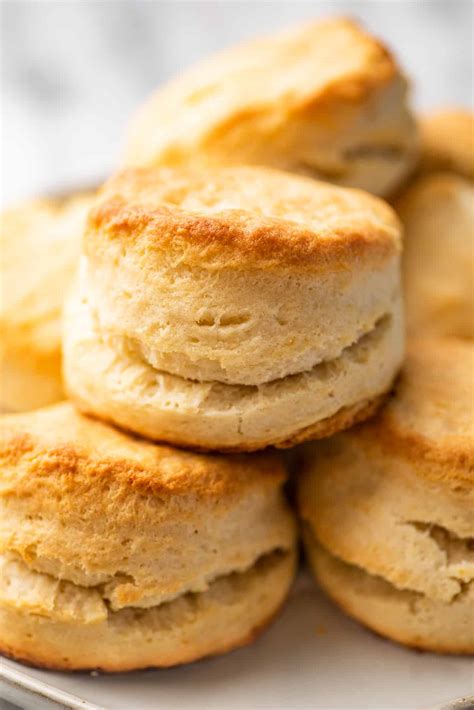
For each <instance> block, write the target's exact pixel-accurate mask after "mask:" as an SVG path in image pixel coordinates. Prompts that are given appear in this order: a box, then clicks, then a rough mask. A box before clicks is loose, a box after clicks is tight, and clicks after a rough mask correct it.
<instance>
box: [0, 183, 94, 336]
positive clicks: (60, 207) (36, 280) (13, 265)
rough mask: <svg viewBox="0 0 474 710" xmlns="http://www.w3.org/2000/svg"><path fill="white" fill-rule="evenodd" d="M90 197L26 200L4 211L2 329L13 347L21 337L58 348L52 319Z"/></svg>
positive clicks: (72, 263) (0, 220) (0, 251)
mask: <svg viewBox="0 0 474 710" xmlns="http://www.w3.org/2000/svg"><path fill="white" fill-rule="evenodd" d="M92 199H93V198H92V193H91V194H87V193H84V194H78V195H74V196H72V197H68V198H65V199H63V200H52V199H51V200H49V199H38V200H30V201H28V202H25V203H23V204H20V205H18V206H17V207H13V208H11V209H8V210H6V211H5V212H3V213H2V215H1V217H0V225H1V228H0V261H1V278H2V289H1V298H0V328H1V329H2V333H3V335H2V337H3V338H4V339H5V340H10V341H12V344H13V345H14V344H15V343H16V342H17V341H20V342H21V341H23V340H25V339H26V340H27V342H28V343H30V342H31V339H32V338H33V337H34V339H35V342H36V343H37V345H38V346H39V347H44V349H47V348H48V346H49V345H50V344H51V342H50V341H53V344H54V346H56V345H57V343H56V341H57V339H58V338H59V333H58V332H57V329H56V324H55V321H57V320H58V319H59V315H60V311H61V307H62V302H63V298H64V293H65V291H66V289H67V287H68V286H69V283H70V280H71V277H72V273H73V271H74V269H75V267H76V260H77V258H78V256H79V251H80V241H81V237H82V232H83V229H84V226H85V218H86V214H87V211H88V209H89V207H90V206H91V204H92ZM32 333H34V336H33V335H32Z"/></svg>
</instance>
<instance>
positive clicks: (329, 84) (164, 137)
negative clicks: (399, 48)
mask: <svg viewBox="0 0 474 710" xmlns="http://www.w3.org/2000/svg"><path fill="white" fill-rule="evenodd" d="M417 143H418V139H417V128H416V124H415V121H414V120H413V118H412V115H411V113H410V110H409V108H408V106H407V83H406V80H405V78H404V76H403V74H402V72H401V70H400V68H399V67H398V66H397V64H396V62H395V60H394V59H393V57H392V56H391V55H390V53H389V52H388V51H387V49H386V48H385V47H384V46H383V45H382V44H381V43H380V42H379V41H378V40H376V39H375V38H374V37H372V36H371V35H369V34H368V33H366V32H365V31H364V30H363V29H362V28H361V27H359V25H358V24H356V23H355V22H353V21H351V20H348V19H344V18H336V19H328V20H324V21H319V22H312V23H309V24H306V25H303V26H300V27H297V28H294V29H292V30H290V31H286V32H284V33H281V34H276V35H272V36H269V37H265V38H262V39H257V40H254V41H252V42H247V43H246V44H242V45H240V46H237V47H235V48H231V49H230V50H228V51H226V52H223V53H221V54H219V55H216V56H213V57H210V58H209V59H207V60H206V61H204V62H202V63H201V64H199V65H198V66H196V67H194V68H192V69H191V70H190V71H188V72H186V73H184V74H183V75H182V76H179V77H177V78H176V79H175V80H174V81H171V82H170V83H169V84H168V85H166V86H164V87H163V88H161V89H159V90H158V91H157V92H156V94H154V95H153V96H152V97H151V98H150V99H149V100H148V101H147V102H146V104H145V105H144V106H143V108H141V110H140V111H139V113H138V114H137V116H136V118H135V119H134V121H133V122H132V125H131V129H130V132H129V137H128V144H127V150H126V156H125V163H126V164H127V165H135V166H136V165H146V164H150V163H154V164H161V165H168V166H172V167H176V166H179V165H183V164H189V163H192V164H194V165H196V166H198V167H209V166H216V165H217V166H220V165H239V164H240V165H267V166H269V167H273V168H279V169H283V170H288V171H290V172H296V173H300V174H304V175H308V176H310V177H314V178H317V179H322V180H327V181H328V182H333V183H336V184H339V185H345V186H349V187H359V188H362V189H365V190H368V191H369V192H373V193H375V194H378V195H381V196H385V195H388V194H390V193H392V192H393V191H394V190H395V189H396V188H397V187H398V186H399V185H400V184H401V183H403V181H404V179H405V178H406V176H407V175H408V174H409V173H410V172H411V170H412V168H413V167H414V165H415V163H416V159H417Z"/></svg>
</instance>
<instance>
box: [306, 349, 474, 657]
mask: <svg viewBox="0 0 474 710" xmlns="http://www.w3.org/2000/svg"><path fill="white" fill-rule="evenodd" d="M473 373H474V345H473V344H472V343H471V342H468V341H461V340H456V339H426V340H420V341H416V342H413V343H411V344H410V347H409V352H408V358H407V362H406V365H405V367H404V370H403V371H402V375H401V378H400V381H399V383H398V385H397V388H396V391H395V395H394V397H393V399H392V400H391V401H390V402H389V403H388V405H387V406H386V407H385V408H384V409H383V410H382V411H381V412H380V413H379V414H378V415H377V416H376V417H375V418H374V419H373V420H372V421H370V422H367V423H366V424H364V425H362V426H359V427H356V428H354V429H353V430H351V431H348V432H344V433H343V434H340V435H338V436H336V437H334V438H333V439H328V440H327V441H326V442H321V444H319V445H313V446H312V447H311V449H310V450H308V451H307V453H306V457H307V462H306V467H305V470H304V472H303V474H302V476H301V479H300V481H299V491H298V495H299V510H300V514H301V517H302V519H303V521H304V523H305V538H306V543H307V547H308V552H309V558H310V561H311V563H312V565H313V567H314V572H315V574H316V577H317V578H318V580H320V581H321V584H322V586H323V588H325V589H326V590H327V591H328V593H329V594H330V596H332V597H333V598H334V599H335V600H336V601H337V602H338V603H339V604H340V605H341V606H342V607H343V608H344V609H346V610H347V611H348V612H349V613H350V614H352V615H353V616H355V617H356V618H357V619H359V620H360V621H362V622H363V623H364V624H366V625H367V626H369V627H371V628H373V629H375V630H376V631H378V632H379V633H382V634H384V635H387V636H388V637H390V638H393V639H394V640H396V641H400V642H402V643H407V644H408V645H412V646H416V647H419V648H424V649H427V650H433V651H442V652H446V653H472V652H474V628H473V625H472V618H473V614H474V605H473V601H474V594H473V591H474V587H473V585H474V516H473V510H474V485H473V484H474V393H473V385H474V378H473ZM365 597H366V598H365ZM469 619H471V623H466V621H467V620H469Z"/></svg>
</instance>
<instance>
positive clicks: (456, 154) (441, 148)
mask: <svg viewBox="0 0 474 710" xmlns="http://www.w3.org/2000/svg"><path fill="white" fill-rule="evenodd" d="M420 129H421V138H422V141H421V143H422V151H423V155H422V167H424V168H425V169H427V170H439V169H442V170H452V171H454V172H456V173H459V174H460V175H465V176H466V177H469V178H474V114H473V113H472V111H468V110H465V109H456V108H444V109H439V110H438V111H435V112H433V113H431V114H428V115H427V116H424V117H423V118H422V119H421V121H420Z"/></svg>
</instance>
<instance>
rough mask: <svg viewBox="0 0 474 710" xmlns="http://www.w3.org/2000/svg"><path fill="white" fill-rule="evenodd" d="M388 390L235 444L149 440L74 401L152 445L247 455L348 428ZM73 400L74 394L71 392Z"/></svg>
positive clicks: (83, 409)
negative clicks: (269, 436) (276, 435)
mask: <svg viewBox="0 0 474 710" xmlns="http://www.w3.org/2000/svg"><path fill="white" fill-rule="evenodd" d="M389 393H390V390H387V391H386V392H384V393H382V394H379V395H377V396H376V397H374V398H372V399H364V400H363V401H362V402H357V403H356V404H353V405H350V406H348V407H342V408H341V409H339V410H338V411H337V412H336V413H335V414H332V415H331V416H330V417H326V418H325V419H322V420H320V421H318V422H315V423H314V424H310V425H309V426H307V427H303V428H302V429H300V430H299V431H297V432H295V434H292V435H291V436H289V437H287V438H283V439H280V440H277V441H274V440H264V441H262V442H261V443H251V442H250V443H248V444H245V443H243V444H239V445H236V446H222V445H221V444H219V443H216V444H215V445H213V446H205V445H202V444H200V443H199V442H197V441H189V440H183V439H180V438H179V437H169V438H167V439H166V440H165V439H158V438H157V439H151V438H150V437H146V436H145V435H144V434H137V433H136V432H134V431H133V430H131V429H127V428H126V427H124V426H121V425H120V424H117V423H116V422H115V421H114V420H113V419H112V418H109V417H103V416H102V415H101V416H99V415H97V414H96V413H94V412H92V411H90V410H89V409H88V408H87V406H84V403H83V402H82V401H76V402H75V403H76V406H77V407H78V409H79V410H80V411H81V412H82V413H83V414H85V415H87V416H88V417H91V418H92V419H97V420H98V421H102V422H107V423H108V424H111V425H112V426H114V427H115V428H118V429H120V430H121V431H124V432H126V433H127V434H129V435H131V436H135V437H136V436H139V437H142V438H144V439H145V440H147V441H152V442H154V443H156V444H160V445H163V446H173V447H176V448H180V449H185V450H190V451H195V452H196V453H206V454H212V453H215V454H250V453H255V452H257V451H262V450H264V449H267V448H275V449H289V448H291V447H293V446H296V445H297V444H301V443H303V442H305V441H312V440H316V439H325V438H327V437H328V436H332V435H333V434H336V433H337V432H339V431H342V430H344V429H348V428H349V427H352V426H353V425H354V424H358V423H360V422H363V421H365V420H366V419H368V418H369V417H372V416H373V415H374V414H375V413H376V412H377V411H378V410H379V408H380V407H381V406H382V404H384V402H385V401H386V399H387V397H388V395H389ZM71 397H72V398H73V399H74V395H71Z"/></svg>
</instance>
